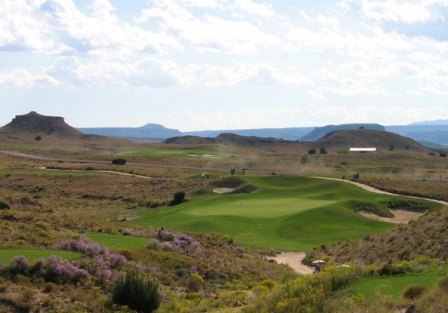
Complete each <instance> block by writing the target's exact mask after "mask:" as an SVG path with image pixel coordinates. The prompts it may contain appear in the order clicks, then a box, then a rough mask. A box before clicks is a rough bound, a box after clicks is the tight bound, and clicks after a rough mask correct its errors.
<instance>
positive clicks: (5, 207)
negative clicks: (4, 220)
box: [0, 201, 11, 210]
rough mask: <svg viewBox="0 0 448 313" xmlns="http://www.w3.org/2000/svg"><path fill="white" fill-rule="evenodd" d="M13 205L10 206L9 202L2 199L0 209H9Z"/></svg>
mask: <svg viewBox="0 0 448 313" xmlns="http://www.w3.org/2000/svg"><path fill="white" fill-rule="evenodd" d="M10 208H11V207H10V206H9V204H8V203H6V202H1V201H0V210H8V209H10Z"/></svg>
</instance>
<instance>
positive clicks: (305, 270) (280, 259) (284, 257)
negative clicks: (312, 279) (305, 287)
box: [266, 252, 313, 275]
mask: <svg viewBox="0 0 448 313" xmlns="http://www.w3.org/2000/svg"><path fill="white" fill-rule="evenodd" d="M305 255H306V254H305V252H285V253H281V254H278V255H277V256H275V257H266V259H268V260H274V261H276V262H277V263H279V264H284V265H288V266H289V267H291V268H292V269H293V270H294V271H295V272H296V273H298V274H300V275H309V274H312V273H313V269H312V268H311V267H309V266H306V265H304V264H302V260H303V259H304V258H305Z"/></svg>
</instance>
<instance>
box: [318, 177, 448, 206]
mask: <svg viewBox="0 0 448 313" xmlns="http://www.w3.org/2000/svg"><path fill="white" fill-rule="evenodd" d="M312 178H318V179H326V180H333V181H340V182H344V183H347V184H352V185H355V186H358V187H359V188H361V189H364V190H366V191H369V192H373V193H377V194H382V195H389V196H397V197H408V198H413V199H419V200H426V201H432V202H436V203H439V204H443V205H445V206H448V202H447V201H442V200H436V199H431V198H424V197H416V196H408V195H402V194H399V193H392V192H388V191H384V190H381V189H378V188H375V187H372V186H368V185H365V184H361V183H358V182H354V181H351V180H346V179H341V178H332V177H320V176H313V177H312Z"/></svg>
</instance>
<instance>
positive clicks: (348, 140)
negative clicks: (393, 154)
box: [313, 129, 427, 152]
mask: <svg viewBox="0 0 448 313" xmlns="http://www.w3.org/2000/svg"><path fill="white" fill-rule="evenodd" d="M313 146H316V147H318V148H320V147H324V148H337V149H349V148H350V147H357V148H370V147H372V148H377V149H378V150H383V151H384V150H410V151H417V152H426V151H427V149H426V148H425V147H423V146H422V145H420V144H419V143H418V142H416V141H414V140H412V139H410V138H407V137H403V136H400V135H397V134H394V133H390V132H386V131H378V130H372V129H356V130H337V131H334V132H331V133H329V134H327V135H325V136H324V137H322V138H320V139H319V140H317V141H315V142H314V143H313Z"/></svg>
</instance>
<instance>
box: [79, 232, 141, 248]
mask: <svg viewBox="0 0 448 313" xmlns="http://www.w3.org/2000/svg"><path fill="white" fill-rule="evenodd" d="M87 237H88V238H89V239H90V240H92V241H95V242H98V243H99V244H101V245H103V246H106V247H108V248H112V249H114V248H142V247H144V246H146V245H147V244H148V242H149V239H148V238H143V237H134V236H123V235H112V234H98V233H95V234H88V235H87Z"/></svg>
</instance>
